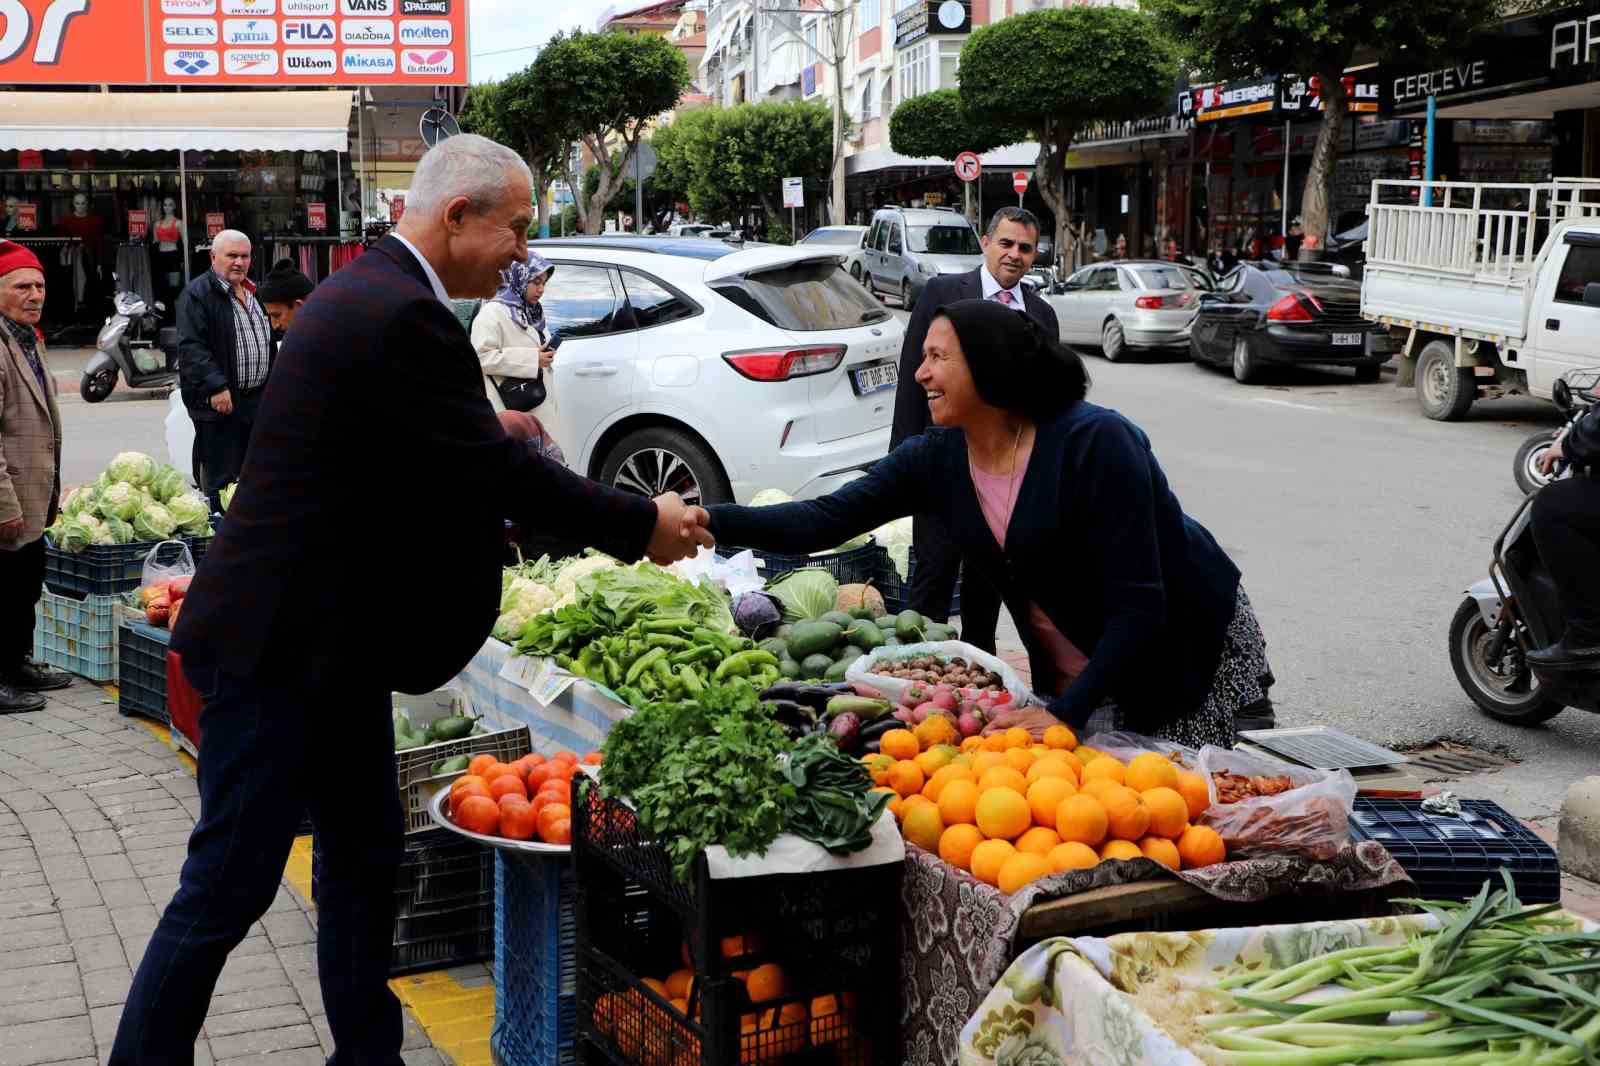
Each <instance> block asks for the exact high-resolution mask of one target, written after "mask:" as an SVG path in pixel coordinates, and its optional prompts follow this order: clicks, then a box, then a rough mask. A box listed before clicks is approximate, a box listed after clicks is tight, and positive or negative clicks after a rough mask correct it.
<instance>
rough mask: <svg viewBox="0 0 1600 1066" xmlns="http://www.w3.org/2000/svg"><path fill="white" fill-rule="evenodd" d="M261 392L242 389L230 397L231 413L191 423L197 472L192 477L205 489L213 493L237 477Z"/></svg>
mask: <svg viewBox="0 0 1600 1066" xmlns="http://www.w3.org/2000/svg"><path fill="white" fill-rule="evenodd" d="M261 393H262V390H261V389H251V390H250V391H248V392H245V391H242V390H241V391H240V392H238V393H236V394H235V395H234V397H233V413H232V414H231V415H224V416H222V417H221V418H219V419H217V420H216V421H199V422H196V423H195V424H194V460H193V461H194V464H195V465H194V468H195V469H196V470H197V471H199V472H200V477H198V478H196V479H195V480H197V481H199V482H200V487H201V488H202V489H203V490H204V491H205V492H206V493H208V494H212V495H214V494H216V493H218V492H221V491H222V490H223V489H225V488H227V487H228V486H229V485H231V484H233V483H234V482H235V481H238V480H239V471H241V470H243V469H244V454H245V449H246V448H247V447H249V444H250V433H251V431H252V430H254V429H255V425H256V412H257V411H258V410H260V408H261Z"/></svg>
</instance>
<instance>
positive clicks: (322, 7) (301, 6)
mask: <svg viewBox="0 0 1600 1066" xmlns="http://www.w3.org/2000/svg"><path fill="white" fill-rule="evenodd" d="M283 13H284V14H285V15H289V16H304V15H311V16H317V15H336V14H338V13H339V0H283Z"/></svg>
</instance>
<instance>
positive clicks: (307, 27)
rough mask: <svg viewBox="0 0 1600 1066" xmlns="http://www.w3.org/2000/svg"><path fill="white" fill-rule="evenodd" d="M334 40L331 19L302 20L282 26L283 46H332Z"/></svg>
mask: <svg viewBox="0 0 1600 1066" xmlns="http://www.w3.org/2000/svg"><path fill="white" fill-rule="evenodd" d="M334 39H335V35H334V32H333V20H332V19H302V20H301V21H299V22H285V23H284V24H283V43H284V44H323V43H327V44H332V43H333V41H334Z"/></svg>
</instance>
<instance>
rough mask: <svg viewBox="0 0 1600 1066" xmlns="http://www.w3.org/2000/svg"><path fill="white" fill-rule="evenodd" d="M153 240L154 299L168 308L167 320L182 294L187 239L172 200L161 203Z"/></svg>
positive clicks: (151, 260)
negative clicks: (184, 253) (184, 251)
mask: <svg viewBox="0 0 1600 1066" xmlns="http://www.w3.org/2000/svg"><path fill="white" fill-rule="evenodd" d="M154 236H155V248H153V249H151V252H150V266H151V270H152V272H153V273H154V274H155V282H156V298H157V299H158V300H160V301H161V302H162V303H164V304H166V305H167V314H168V315H169V316H170V315H173V314H175V313H176V310H177V305H178V293H179V292H181V291H182V290H183V246H184V243H185V241H186V240H187V239H188V235H187V234H186V232H185V229H184V224H183V219H181V218H179V217H178V201H177V199H176V198H175V197H171V196H168V197H166V198H164V199H163V200H162V201H161V218H160V219H159V220H157V222H156V226H155V234H154Z"/></svg>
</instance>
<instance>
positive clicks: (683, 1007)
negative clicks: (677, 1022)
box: [672, 996, 689, 1015]
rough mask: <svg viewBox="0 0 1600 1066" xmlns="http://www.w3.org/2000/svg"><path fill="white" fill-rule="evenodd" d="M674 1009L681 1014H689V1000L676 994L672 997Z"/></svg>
mask: <svg viewBox="0 0 1600 1066" xmlns="http://www.w3.org/2000/svg"><path fill="white" fill-rule="evenodd" d="M672 1009H673V1010H675V1011H677V1012H678V1013H679V1014H683V1015H687V1014H688V1013H689V1001H688V1000H687V999H684V998H683V997H682V996H674V997H673V998H672Z"/></svg>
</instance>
